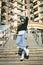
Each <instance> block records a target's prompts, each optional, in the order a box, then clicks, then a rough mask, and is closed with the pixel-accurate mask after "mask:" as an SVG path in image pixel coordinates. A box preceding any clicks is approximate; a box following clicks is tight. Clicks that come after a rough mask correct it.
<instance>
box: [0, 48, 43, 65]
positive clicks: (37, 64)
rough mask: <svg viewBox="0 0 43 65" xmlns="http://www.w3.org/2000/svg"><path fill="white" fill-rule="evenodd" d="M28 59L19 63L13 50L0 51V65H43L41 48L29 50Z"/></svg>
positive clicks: (18, 58)
mask: <svg viewBox="0 0 43 65" xmlns="http://www.w3.org/2000/svg"><path fill="white" fill-rule="evenodd" d="M29 50H30V52H29V59H24V61H20V56H16V54H15V53H16V52H17V51H18V50H17V49H16V48H15V49H5V48H4V49H0V65H43V48H38V47H37V48H29Z"/></svg>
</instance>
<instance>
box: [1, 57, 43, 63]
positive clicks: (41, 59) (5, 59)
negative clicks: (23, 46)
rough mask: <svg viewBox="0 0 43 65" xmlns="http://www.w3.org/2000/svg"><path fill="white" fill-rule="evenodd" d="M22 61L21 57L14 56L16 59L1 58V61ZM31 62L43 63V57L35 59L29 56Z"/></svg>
mask: <svg viewBox="0 0 43 65" xmlns="http://www.w3.org/2000/svg"><path fill="white" fill-rule="evenodd" d="M18 59H20V56H14V57H1V58H0V62H1V61H16V60H17V61H18ZM28 60H29V61H43V57H34V56H29V59H28Z"/></svg>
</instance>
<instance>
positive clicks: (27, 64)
mask: <svg viewBox="0 0 43 65" xmlns="http://www.w3.org/2000/svg"><path fill="white" fill-rule="evenodd" d="M13 64H14V65H43V61H25V60H24V61H23V62H21V61H20V60H19V59H18V61H15V62H14V61H9V62H8V61H6V62H5V61H4V62H0V65H13Z"/></svg>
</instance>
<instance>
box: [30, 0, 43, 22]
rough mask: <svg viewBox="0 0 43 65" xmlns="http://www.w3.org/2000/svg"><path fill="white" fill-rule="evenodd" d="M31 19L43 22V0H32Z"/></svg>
mask: <svg viewBox="0 0 43 65" xmlns="http://www.w3.org/2000/svg"><path fill="white" fill-rule="evenodd" d="M30 20H33V21H34V22H39V23H43V0H30Z"/></svg>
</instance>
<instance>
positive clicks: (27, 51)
mask: <svg viewBox="0 0 43 65" xmlns="http://www.w3.org/2000/svg"><path fill="white" fill-rule="evenodd" d="M24 50H25V52H26V55H27V56H28V55H29V49H28V48H27V49H26V48H24Z"/></svg>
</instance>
